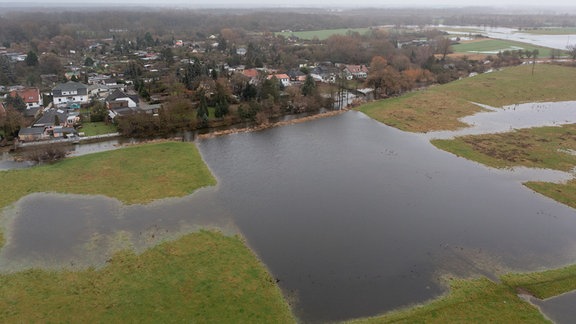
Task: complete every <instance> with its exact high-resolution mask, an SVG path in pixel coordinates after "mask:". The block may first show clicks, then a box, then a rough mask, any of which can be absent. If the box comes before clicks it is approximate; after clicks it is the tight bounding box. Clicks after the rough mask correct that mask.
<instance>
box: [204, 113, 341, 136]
mask: <svg viewBox="0 0 576 324" xmlns="http://www.w3.org/2000/svg"><path fill="white" fill-rule="evenodd" d="M346 111H348V109H342V110H334V111H328V112H324V113H319V114H315V115H310V116H306V117H300V118H295V119H291V120H285V121H280V122H275V123H270V122H265V123H263V124H260V125H257V126H254V127H244V128H235V129H227V130H222V131H213V132H210V133H206V134H200V135H198V136H197V137H196V138H197V139H207V138H214V137H218V136H225V135H230V134H238V133H248V132H258V131H262V130H265V129H268V128H272V127H281V126H288V125H294V124H299V123H304V122H307V121H311V120H316V119H320V118H327V117H331V116H336V115H340V114H342V113H344V112H346Z"/></svg>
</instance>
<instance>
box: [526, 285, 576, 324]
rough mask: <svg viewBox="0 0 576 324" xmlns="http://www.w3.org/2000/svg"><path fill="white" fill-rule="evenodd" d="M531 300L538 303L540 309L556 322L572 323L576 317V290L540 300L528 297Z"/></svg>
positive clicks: (559, 323) (562, 323)
mask: <svg viewBox="0 0 576 324" xmlns="http://www.w3.org/2000/svg"><path fill="white" fill-rule="evenodd" d="M528 299H529V301H530V302H531V303H532V304H534V305H536V306H537V307H538V308H539V309H540V311H541V312H542V313H543V314H544V315H545V316H546V317H547V318H548V319H550V320H552V321H553V322H554V323H556V324H571V323H574V319H575V318H576V307H574V305H576V291H573V292H570V293H566V294H563V295H560V296H557V297H553V298H549V299H546V300H540V299H537V298H535V297H528Z"/></svg>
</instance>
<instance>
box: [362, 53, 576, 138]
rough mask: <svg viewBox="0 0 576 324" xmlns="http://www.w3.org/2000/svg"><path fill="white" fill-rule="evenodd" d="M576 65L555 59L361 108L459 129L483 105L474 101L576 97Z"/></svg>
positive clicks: (387, 119)
mask: <svg viewBox="0 0 576 324" xmlns="http://www.w3.org/2000/svg"><path fill="white" fill-rule="evenodd" d="M575 73H576V69H574V68H571V67H563V66H557V65H551V64H538V65H536V67H535V70H534V75H532V66H529V65H522V66H517V67H511V68H506V69H504V70H502V71H495V72H492V73H485V74H481V75H478V76H475V77H473V78H467V79H462V80H459V81H454V82H451V83H448V84H444V85H440V86H435V87H431V88H428V89H427V90H424V91H419V92H413V93H410V94H407V95H404V96H402V97H399V98H394V99H387V100H381V101H376V102H372V103H369V104H366V105H363V106H360V107H359V110H361V111H362V112H364V113H366V114H367V115H369V116H370V117H372V118H374V119H376V120H378V121H380V122H383V123H385V124H387V125H390V126H394V127H397V128H399V129H402V130H406V131H411V132H429V131H435V130H454V129H457V128H460V127H463V126H464V125H463V124H462V123H461V122H460V121H459V120H458V118H461V117H463V116H466V115H472V114H474V113H476V112H478V111H480V110H481V108H479V107H478V106H476V105H474V104H472V103H471V102H477V103H481V104H487V105H490V106H493V107H502V106H504V105H511V104H516V103H526V102H544V101H566V100H576V83H575V82H573V79H574V74H575Z"/></svg>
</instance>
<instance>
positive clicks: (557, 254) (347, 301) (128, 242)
mask: <svg viewBox="0 0 576 324" xmlns="http://www.w3.org/2000/svg"><path fill="white" fill-rule="evenodd" d="M198 146H199V148H200V151H201V153H202V155H203V157H204V159H205V160H206V162H207V163H208V165H209V167H210V168H211V169H212V170H213V172H214V173H215V175H216V176H217V178H218V181H219V183H218V186H216V187H212V188H206V189H203V190H200V191H198V192H196V193H195V194H193V195H191V196H189V197H185V198H179V199H167V200H162V201H158V202H156V203H153V204H151V205H148V206H140V205H136V206H123V205H121V204H120V203H118V202H117V201H115V200H112V199H108V198H105V197H88V196H75V195H54V194H35V195H31V196H28V197H25V198H23V199H22V200H21V201H20V202H18V203H17V204H15V205H14V206H13V207H10V208H8V209H7V210H6V211H5V217H4V219H5V222H6V224H5V226H7V228H8V231H7V235H8V244H7V246H6V247H5V248H4V249H3V250H2V251H1V254H0V267H1V268H2V269H4V270H6V271H8V270H12V269H18V268H23V267H32V266H38V265H41V266H70V265H77V264H80V265H86V264H88V265H89V264H96V265H99V264H102V263H103V262H104V261H105V259H106V258H107V257H108V256H109V255H110V254H111V253H112V252H113V251H115V250H117V249H118V248H122V247H126V246H133V247H135V248H137V249H144V248H146V247H147V246H150V245H153V244H155V243H157V241H158V240H161V239H163V238H171V237H176V236H177V235H179V234H181V233H185V232H187V231H191V230H194V229H195V228H197V227H198V226H209V227H210V226H214V227H224V228H226V229H228V230H229V231H236V230H237V231H240V232H241V233H242V234H243V235H244V236H245V237H246V239H247V242H248V244H249V245H250V246H251V247H252V248H253V249H254V251H255V252H256V253H257V254H258V256H259V257H260V258H261V260H262V261H263V262H264V263H265V264H266V265H267V266H268V268H269V270H270V271H271V273H272V275H273V276H274V277H275V278H277V279H278V280H279V285H280V287H281V288H282V290H283V291H284V293H285V295H286V297H287V298H288V300H289V301H290V302H291V303H292V305H293V309H294V312H295V314H296V315H297V317H298V318H299V319H301V320H302V321H304V322H325V321H334V320H343V319H350V318H355V317H362V316H370V315H375V314H378V313H380V312H384V311H387V310H392V309H395V308H398V307H404V306H409V305H411V304H414V303H419V302H424V301H426V300H428V299H430V298H433V297H436V296H438V295H439V294H442V293H443V292H444V291H445V287H444V286H443V285H442V284H441V278H443V277H446V276H455V275H456V276H457V275H459V276H468V275H486V276H489V277H495V276H496V275H498V274H499V273H501V272H503V271H507V270H527V271H531V270H537V269H543V268H549V267H557V266H560V265H563V264H567V263H572V262H574V260H576V248H575V247H576V211H575V210H574V209H571V208H569V207H566V206H564V205H562V204H559V203H557V202H554V201H553V200H551V199H549V198H546V197H543V196H541V195H539V194H536V193H534V192H533V191H531V190H529V189H527V188H525V187H524V186H522V185H521V182H522V181H526V180H534V179H547V180H549V178H558V179H557V180H561V179H560V178H561V177H558V175H556V174H554V175H552V176H551V175H550V174H548V173H546V172H540V171H538V170H524V172H522V173H521V174H520V175H519V174H518V173H517V172H514V171H512V170H494V169H491V168H487V167H484V166H482V165H479V164H477V163H474V162H470V161H467V160H465V159H461V158H458V157H455V156H454V155H452V154H449V153H446V152H443V151H440V150H438V149H436V148H435V147H433V146H432V145H431V144H430V143H429V139H428V137H427V136H426V135H421V134H411V133H405V132H402V131H399V130H396V129H394V128H391V127H388V126H385V125H383V124H380V123H378V122H376V121H374V120H372V119H370V118H368V117H367V116H365V115H363V114H361V113H359V112H348V113H345V114H342V115H339V116H335V117H331V118H326V119H320V120H315V121H312V122H307V123H302V124H295V125H291V126H286V127H280V128H274V129H268V130H266V131H261V132H253V133H242V134H234V135H230V136H225V137H218V138H212V139H206V140H202V141H200V142H199V143H198Z"/></svg>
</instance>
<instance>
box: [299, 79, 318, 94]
mask: <svg viewBox="0 0 576 324" xmlns="http://www.w3.org/2000/svg"><path fill="white" fill-rule="evenodd" d="M315 93H316V82H315V81H314V78H313V77H312V76H311V75H310V74H308V75H307V76H306V81H304V84H303V85H302V95H303V96H305V97H307V96H311V95H314V94H315Z"/></svg>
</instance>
